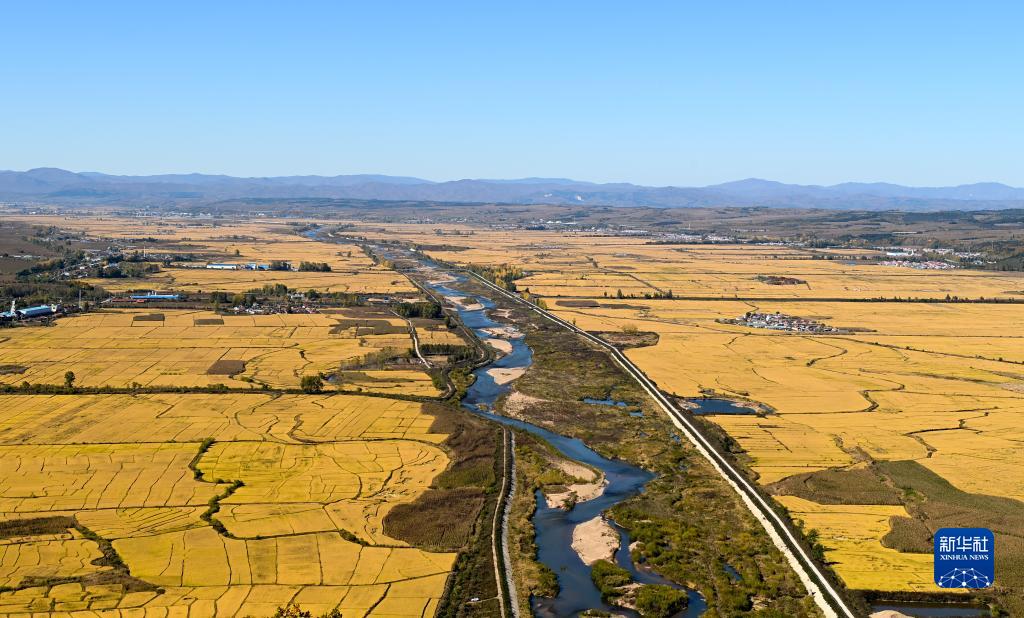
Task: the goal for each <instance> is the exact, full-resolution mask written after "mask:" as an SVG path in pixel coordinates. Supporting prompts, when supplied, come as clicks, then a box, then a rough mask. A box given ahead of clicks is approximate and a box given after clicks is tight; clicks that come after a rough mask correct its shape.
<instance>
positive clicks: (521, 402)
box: [503, 391, 547, 420]
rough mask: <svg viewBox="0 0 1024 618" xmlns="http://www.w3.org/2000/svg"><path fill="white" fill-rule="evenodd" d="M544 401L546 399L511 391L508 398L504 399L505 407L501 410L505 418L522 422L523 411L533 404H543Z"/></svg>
mask: <svg viewBox="0 0 1024 618" xmlns="http://www.w3.org/2000/svg"><path fill="white" fill-rule="evenodd" d="M546 401H547V399H541V398H540V397H530V396H529V395H524V394H523V393H520V392H519V391H512V392H511V393H509V394H508V397H506V398H505V406H504V408H503V410H504V412H505V415H506V416H511V417H512V418H518V419H520V420H522V418H523V410H525V409H526V408H527V407H529V406H532V405H534V404H538V403H545V402H546Z"/></svg>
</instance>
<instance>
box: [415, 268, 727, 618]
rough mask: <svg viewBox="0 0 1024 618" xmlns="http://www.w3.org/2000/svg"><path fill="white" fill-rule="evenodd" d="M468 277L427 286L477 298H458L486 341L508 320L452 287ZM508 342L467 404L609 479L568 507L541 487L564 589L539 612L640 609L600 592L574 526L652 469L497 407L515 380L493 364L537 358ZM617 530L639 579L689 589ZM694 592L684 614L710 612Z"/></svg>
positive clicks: (539, 519)
mask: <svg viewBox="0 0 1024 618" xmlns="http://www.w3.org/2000/svg"><path fill="white" fill-rule="evenodd" d="M462 281H465V278H463V277H462V276H461V275H455V276H454V281H447V282H443V283H441V282H430V283H427V284H426V285H428V286H429V287H430V288H431V289H432V290H433V291H435V292H437V293H438V294H440V295H442V296H444V297H446V298H450V299H465V298H467V297H469V298H470V300H471V301H472V302H466V301H465V300H461V301H460V302H456V303H455V304H456V306H457V308H458V312H459V316H460V318H461V319H462V322H463V323H464V324H465V325H466V326H467V327H469V328H471V329H472V330H473V331H474V333H476V335H477V336H478V337H479V338H480V339H481V340H483V341H485V342H486V341H488V340H494V339H495V338H496V337H495V335H494V333H495V332H496V330H495V329H499V330H500V329H503V328H505V327H504V325H502V324H500V323H498V322H495V321H494V320H492V319H491V318H490V317H489V316H488V311H490V310H493V309H494V307H495V305H494V303H493V302H492V301H491V300H490V299H489V298H486V297H484V296H480V295H469V294H466V293H464V292H460V291H458V290H455V289H453V288H451V287H448V285H449V284H451V285H457V284H458V283H460V282H462ZM504 341H507V342H508V343H507V344H502V345H504V347H506V349H507V347H508V345H509V344H510V345H511V350H510V351H509V352H508V353H506V354H504V355H503V356H501V357H500V358H498V359H497V360H495V361H494V362H492V363H490V364H488V365H485V366H483V367H480V368H479V369H477V370H476V371H474V376H475V378H476V379H475V381H474V382H473V384H472V386H470V388H469V389H468V391H467V393H466V396H465V398H464V399H463V401H462V405H463V406H464V407H465V408H466V409H468V410H470V411H472V412H474V413H476V414H480V415H482V416H485V417H487V418H488V419H490V420H493V421H495V422H498V423H501V424H503V425H507V426H510V427H514V428H516V429H519V430H522V431H527V432H529V433H532V434H534V435H537V436H539V437H541V438H543V439H544V440H546V441H547V442H548V443H550V444H551V445H552V446H553V447H554V448H555V449H556V450H558V451H559V452H560V453H561V454H562V455H563V456H565V457H567V458H569V459H572V460H575V461H578V462H581V463H583V464H586V465H588V466H591V467H593V468H596V469H598V470H600V471H601V472H602V473H603V474H604V475H605V478H606V480H607V485H606V486H605V488H604V491H603V492H602V493H601V494H600V495H599V496H598V497H596V498H593V499H591V500H587V501H584V502H579V503H577V504H576V505H575V506H574V507H573V508H572V509H570V510H568V511H566V510H563V509H559V508H551V507H548V506H547V503H546V501H545V499H544V496H543V495H542V494H541V492H540V491H538V492H537V496H536V500H537V510H536V513H535V515H534V518H533V524H534V528H535V531H536V544H537V548H538V559H539V560H540V561H541V562H542V563H544V564H545V565H547V566H548V567H549V568H550V569H551V570H552V571H553V572H554V573H555V574H556V576H557V577H558V583H559V593H558V596H557V597H555V598H553V599H549V598H535V599H532V600H531V605H532V609H533V612H534V613H535V614H536V615H538V616H544V617H556V616H557V617H563V616H578V615H579V614H580V613H582V612H584V611H586V610H588V609H594V610H602V611H606V612H614V613H616V614H619V615H629V616H636V615H637V614H636V613H635V612H632V611H630V610H627V609H624V608H621V607H614V606H611V605H608V604H607V603H605V602H604V601H603V600H602V599H601V593H600V592H599V591H598V589H597V587H596V586H595V585H594V583H593V581H592V580H591V577H590V567H589V566H587V565H586V564H585V563H584V562H583V561H582V560H581V559H580V557H579V555H578V554H577V553H576V551H575V550H573V548H572V533H573V529H574V528H575V527H576V525H577V524H579V523H582V522H584V521H587V520H590V519H592V518H594V517H596V516H598V515H600V514H601V513H602V512H604V511H606V510H608V509H610V508H611V507H613V506H615V505H616V504H618V503H620V502H622V501H623V500H626V499H628V498H630V497H632V496H634V495H636V494H637V493H639V492H640V491H642V490H643V487H644V485H645V484H646V483H647V482H648V481H650V480H651V479H652V478H654V476H653V475H652V474H651V473H650V472H647V471H646V470H643V469H641V468H637V467H635V466H631V465H629V464H627V463H625V462H622V461H614V460H610V459H606V458H604V457H602V456H600V455H598V454H597V453H596V452H594V451H593V450H591V449H590V448H588V447H587V446H586V445H585V444H584V443H583V442H581V441H580V440H577V439H574V438H569V437H566V436H563V435H560V434H557V433H554V432H552V431H549V430H547V429H544V428H542V427H538V426H536V425H532V424H530V423H526V422H523V421H520V420H517V419H513V418H508V417H504V416H498V415H496V414H494V403H495V401H496V400H497V399H498V397H499V396H501V395H502V394H504V393H505V392H507V391H508V390H509V389H510V388H511V385H510V383H509V382H504V383H499V382H498V381H496V380H495V378H494V375H493V374H492V370H513V371H515V370H523V369H525V368H527V367H529V366H530V365H531V364H532V362H533V352H532V350H531V349H530V347H529V346H528V345H526V342H525V340H524V339H523V337H511V338H504ZM615 529H616V530H617V531H618V533H619V537H620V545H619V549H618V551H616V553H615V562H616V563H618V565H619V566H621V567H623V568H625V569H626V570H628V571H629V572H630V573H631V575H632V576H633V579H634V581H636V582H639V583H643V584H662V585H667V586H671V587H673V588H676V589H679V590H684V589H685V588H683V587H682V586H679V585H678V584H676V583H675V582H671V581H669V580H667V579H665V578H663V577H661V576H659V575H657V574H656V573H653V572H651V571H649V570H646V569H641V568H638V567H637V565H635V564H634V563H633V559H632V556H631V555H630V551H629V544H630V538H629V535H628V533H627V532H626V531H625V530H624V529H622V528H621V527H619V526H615ZM687 594H688V597H689V604H688V606H687V609H686V610H685V611H684V612H681V613H680V614H679V615H680V616H685V617H696V616H700V615H701V614H703V613H704V611H705V609H706V608H707V606H706V604H705V602H704V599H703V598H702V597H701V596H700V594H698V593H697V592H695V591H692V590H687Z"/></svg>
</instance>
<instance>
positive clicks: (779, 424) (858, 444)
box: [367, 225, 1024, 591]
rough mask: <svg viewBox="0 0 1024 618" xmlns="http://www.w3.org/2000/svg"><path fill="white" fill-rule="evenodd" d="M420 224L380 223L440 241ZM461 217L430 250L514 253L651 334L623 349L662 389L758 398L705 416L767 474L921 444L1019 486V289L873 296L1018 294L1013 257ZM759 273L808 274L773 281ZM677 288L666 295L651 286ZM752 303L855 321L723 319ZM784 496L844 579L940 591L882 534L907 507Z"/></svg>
mask: <svg viewBox="0 0 1024 618" xmlns="http://www.w3.org/2000/svg"><path fill="white" fill-rule="evenodd" d="M428 227H429V226H415V225H404V226H393V229H392V228H389V230H388V233H389V234H393V235H395V236H398V237H401V238H403V239H405V240H408V241H410V242H416V243H420V244H424V245H429V244H431V243H438V242H439V241H438V240H437V238H436V237H435V236H434V235H433V234H432V232H431V230H429V229H427V228H428ZM452 227H453V230H454V229H455V227H454V226H452ZM460 231H462V232H463V235H459V236H448V237H445V238H444V239H443V240H444V243H445V244H446V245H450V246H455V247H457V248H456V249H451V248H447V247H446V248H445V249H444V250H429V251H428V253H429V254H430V255H431V256H432V257H435V258H439V259H443V260H447V261H451V262H455V263H467V264H468V263H475V264H493V265H498V264H506V263H507V264H515V265H518V266H520V267H521V268H523V269H524V270H525V271H526V272H527V276H526V277H525V278H522V279H519V280H517V281H516V286H517V288H518V289H519V290H526V289H528V290H529V291H530V293H531V295H534V296H539V297H541V298H543V299H544V300H545V302H546V303H547V305H548V306H549V307H550V308H551V309H552V310H554V312H555V313H556V314H558V315H559V316H560V317H562V318H564V319H566V320H570V321H573V322H575V323H576V325H577V326H580V327H581V328H585V329H587V330H590V331H598V332H600V331H621V330H622V329H623V328H627V329H633V328H635V329H637V330H639V331H643V332H650V333H656V334H657V336H658V339H657V343H656V344H655V345H651V346H648V347H636V348H631V349H628V350H627V351H626V354H627V355H628V356H629V357H630V358H631V359H632V360H633V361H634V362H636V363H637V364H638V365H639V366H640V367H641V368H642V369H643V370H644V371H645V372H646V373H647V374H648V375H649V376H650V377H651V378H652V379H653V380H655V381H656V382H657V383H658V385H659V386H660V387H661V388H662V389H663V390H665V391H668V392H670V393H675V394H676V395H678V396H680V397H695V396H700V395H702V394H711V393H713V394H716V395H718V396H724V397H730V398H735V399H742V400H750V401H755V402H758V403H760V404H763V405H764V406H766V407H767V408H768V409H769V410H770V412H771V413H770V414H768V415H766V416H753V415H716V416H712V417H707V418H708V419H709V420H711V421H713V422H714V423H717V424H718V425H719V426H720V427H721V428H722V429H724V430H725V431H726V432H727V433H728V435H729V436H731V437H732V438H733V439H735V440H736V441H737V443H738V444H739V445H740V446H741V447H742V448H743V450H744V451H745V452H746V456H747V457H748V458H749V466H750V468H751V469H752V470H753V471H754V473H756V475H757V476H758V478H759V481H760V482H761V483H763V484H766V485H767V484H772V483H774V482H776V481H779V480H780V479H784V478H787V477H790V476H792V475H795V474H800V473H806V472H812V471H815V470H826V469H845V468H847V467H853V466H855V465H857V464H858V462H862V461H865V460H867V461H870V460H877V461H886V460H893V461H897V460H914V461H917V462H919V463H920V464H922V465H923V466H925V467H926V468H928V469H929V470H931V471H932V472H934V473H936V474H938V475H939V476H941V477H942V478H943V479H945V480H947V481H949V482H950V483H952V484H953V486H954V487H955V488H957V489H960V490H963V491H967V492H971V493H975V494H982V495H991V496H1002V497H1006V498H1013V499H1017V500H1022V501H1024V449H1021V448H1020V444H1021V443H1022V442H1024V305H1017V304H1014V305H1010V304H1005V305H998V304H965V303H894V302H886V303H880V302H866V301H868V300H869V299H877V298H888V299H892V298H893V297H900V298H904V299H905V298H918V299H922V298H931V299H945V297H946V296H947V295H948V296H950V297H953V296H956V297H960V298H974V299H977V298H981V297H984V298H1020V296H1019V291H1020V290H1024V278H1022V277H1021V275H1020V273H999V272H984V271H975V270H952V271H921V270H912V269H903V268H898V267H890V266H879V265H872V264H868V263H863V262H862V261H858V260H857V259H856V258H857V257H858V256H859V255H861V254H862V252H857V251H850V252H840V253H835V252H833V255H832V257H834V258H836V259H823V258H824V257H825V255H824V254H825V252H819V251H812V250H805V249H797V248H786V247H768V246H752V245H716V246H712V245H647V244H645V242H646V241H645V240H644V239H639V238H623V237H601V236H592V235H587V234H573V233H556V232H523V231H522V230H516V231H504V230H500V231H499V230H479V229H477V230H472V234H469V233H468V232H469V230H467V229H461V230H460ZM367 234H368V235H370V236H372V235H373V232H372V230H368V231H367ZM847 258H849V259H847ZM758 275H778V276H785V277H791V278H795V279H799V280H800V281H801V282H802V283H800V284H796V285H770V284H768V283H765V282H763V281H761V280H758V278H757V277H758ZM620 291H621V293H622V294H621V297H620V294H619V292H620ZM668 291H672V293H673V296H675V297H676V298H675V299H674V300H656V299H652V298H643V296H644V295H645V294H646V295H648V296H651V297H653V296H656V295H658V294H665V293H666V292H668ZM1015 291H1017V292H1018V293H1016V294H1015V293H1014V292H1015ZM681 297H682V298H681ZM840 300H841V301H845V302H836V301H840ZM850 301H853V302H850ZM858 301H859V302H858ZM752 310H753V311H761V312H776V311H779V312H782V313H786V314H790V315H797V316H800V317H806V318H811V319H815V320H818V321H822V322H825V323H827V324H829V325H832V326H836V327H840V328H844V329H850V330H851V332H848V333H846V334H829V335H824V334H820V335H816V334H813V333H800V334H795V333H780V332H776V331H768V330H761V329H753V328H748V327H745V326H738V325H731V324H723V323H720V322H717V321H716V320H719V319H732V318H737V317H739V316H741V315H743V314H744V313H745V312H747V311H752ZM778 499H779V500H780V502H782V503H783V504H785V506H787V507H788V508H789V509H790V510H791V513H792V514H793V517H794V518H795V519H799V520H801V521H802V522H803V523H804V524H805V527H806V528H815V529H817V530H818V531H819V532H820V538H821V542H822V544H823V545H824V546H825V547H826V558H827V560H829V561H830V562H831V563H833V567H834V569H835V570H836V572H837V573H838V574H839V576H840V577H841V578H842V579H843V580H844V582H845V583H846V584H847V585H848V586H850V587H852V588H863V589H875V590H911V591H935V590H937V588H936V587H935V585H934V583H933V582H932V573H931V558H930V556H929V555H924V554H915V553H904V552H899V551H896V550H893V549H889V548H886V547H884V546H883V545H882V543H881V539H882V538H883V537H884V536H885V535H886V534H887V533H888V532H889V531H890V520H891V518H893V517H896V516H905V515H906V511H905V509H904V508H903V507H902V506H891V505H877V504H864V505H850V504H843V505H828V504H817V503H815V502H811V501H809V500H804V499H801V498H797V497H794V496H779V497H778ZM1022 508H1024V502H1022Z"/></svg>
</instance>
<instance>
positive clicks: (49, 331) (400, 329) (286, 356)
mask: <svg viewBox="0 0 1024 618" xmlns="http://www.w3.org/2000/svg"><path fill="white" fill-rule="evenodd" d="M343 316H344V314H334V315H332V316H327V315H321V314H312V315H300V314H279V315H256V316H246V315H242V316H233V315H218V314H215V313H213V312H208V311H187V310H160V311H155V312H154V311H152V310H141V309H140V310H108V311H105V312H102V313H89V314H84V315H79V316H72V317H67V318H62V319H60V320H57V322H56V324H55V325H54V326H52V327H25V328H15V329H9V330H7V331H5V334H4V336H3V338H2V340H0V364H4V365H16V366H19V367H21V368H24V370H23V371H21V372H14V373H7V374H0V383H6V384H21V383H22V382H29V383H31V384H62V383H63V381H64V374H65V372H67V371H73V372H74V374H75V376H76V384H78V385H80V386H85V387H125V386H128V385H130V384H132V383H138V384H140V385H141V386H143V387H206V386H212V385H216V384H224V385H226V386H231V387H235V388H259V387H261V386H262V385H264V384H265V385H267V386H270V387H274V388H297V387H298V386H299V383H300V380H301V378H302V376H304V375H317V374H320V373H332V372H335V371H337V370H338V368H339V366H340V364H341V363H342V362H358V360H359V359H361V358H363V357H365V356H367V355H373V354H376V353H379V352H381V351H383V350H388V349H390V350H398V351H401V352H405V351H406V350H408V349H410V348H411V347H412V340H411V338H410V337H409V335H408V333H407V332H406V331H405V330H404V321H402V320H400V319H398V318H394V319H393V320H391V321H388V322H386V324H387V325H389V326H392V327H393V330H394V331H397V332H395V333H393V334H387V335H363V336H357V332H356V329H355V327H353V326H349V325H347V323H346V321H345V318H344V317H343ZM392 322H393V324H392ZM371 332H372V329H371ZM414 367H415V366H414V365H413V366H410V369H406V370H403V371H396V372H394V374H393V375H392V372H390V371H381V372H380V373H381V374H383V375H380V376H378V378H379V381H374V380H372V379H368V380H365V381H363V382H358V381H357V384H356V386H357V387H358V388H361V389H363V390H366V391H378V390H379V391H383V392H389V393H404V394H414V395H427V396H433V395H436V394H437V393H438V390H437V389H436V388H435V387H434V386H433V384H432V382H431V379H430V377H429V376H428V375H427V374H426V373H424V372H422V371H415V370H414Z"/></svg>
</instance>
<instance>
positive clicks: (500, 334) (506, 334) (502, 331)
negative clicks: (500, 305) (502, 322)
mask: <svg viewBox="0 0 1024 618" xmlns="http://www.w3.org/2000/svg"><path fill="white" fill-rule="evenodd" d="M480 330H481V331H483V332H485V333H487V334H488V335H490V336H491V337H497V338H498V339H519V338H520V337H522V336H523V333H521V332H519V331H518V330H516V329H515V328H513V327H511V326H490V327H488V328H481V329H480Z"/></svg>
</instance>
